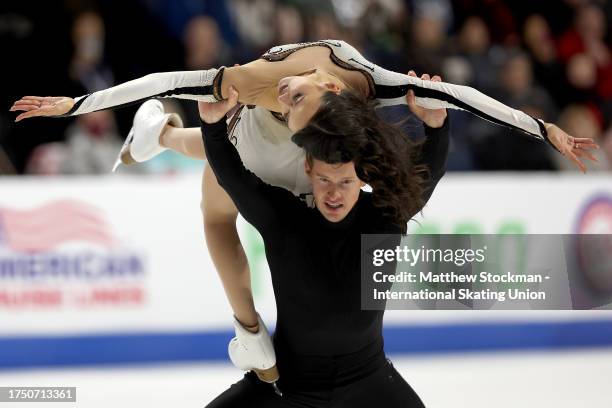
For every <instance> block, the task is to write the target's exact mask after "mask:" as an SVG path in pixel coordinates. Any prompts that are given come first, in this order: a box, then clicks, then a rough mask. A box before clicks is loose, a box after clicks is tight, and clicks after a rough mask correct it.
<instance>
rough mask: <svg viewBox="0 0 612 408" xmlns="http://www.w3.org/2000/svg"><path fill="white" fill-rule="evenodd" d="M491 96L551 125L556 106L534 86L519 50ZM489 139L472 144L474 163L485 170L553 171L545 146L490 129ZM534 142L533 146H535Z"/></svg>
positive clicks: (526, 60) (509, 59) (508, 61)
mask: <svg viewBox="0 0 612 408" xmlns="http://www.w3.org/2000/svg"><path fill="white" fill-rule="evenodd" d="M498 77H499V80H500V85H501V86H500V87H499V89H497V90H496V91H495V92H494V93H493V95H494V97H495V98H496V99H498V100H499V101H500V102H503V103H505V104H508V105H510V106H513V107H515V108H517V109H520V110H522V111H524V112H525V113H527V114H529V115H531V116H533V117H538V118H541V119H543V120H544V121H546V122H550V121H554V119H555V110H556V108H555V106H554V104H553V102H552V100H551V98H550V96H549V95H548V93H547V92H546V91H545V90H544V89H543V88H541V87H540V86H538V85H537V84H535V83H534V82H533V72H532V68H531V61H530V60H529V57H528V55H527V54H525V53H524V52H522V51H520V50H516V49H515V50H510V51H508V55H507V57H506V63H505V64H504V65H503V68H502V70H501V71H500V73H499V75H498ZM490 128H491V130H492V131H493V132H492V133H490V132H489V136H487V137H482V138H480V139H479V140H475V141H474V152H475V161H476V164H477V166H478V168H480V169H484V170H554V169H556V166H555V164H554V162H553V160H552V158H551V156H550V154H549V153H550V149H549V146H547V145H546V144H544V143H539V142H538V141H536V140H530V139H528V138H521V137H512V136H511V135H509V134H508V133H509V131H508V130H507V129H503V128H499V127H490ZM534 142H535V143H534Z"/></svg>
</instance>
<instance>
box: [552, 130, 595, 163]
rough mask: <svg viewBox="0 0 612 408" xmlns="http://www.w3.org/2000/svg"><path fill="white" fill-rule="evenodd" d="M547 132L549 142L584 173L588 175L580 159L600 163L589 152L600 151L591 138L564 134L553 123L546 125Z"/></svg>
mask: <svg viewBox="0 0 612 408" xmlns="http://www.w3.org/2000/svg"><path fill="white" fill-rule="evenodd" d="M544 126H545V127H546V132H547V133H548V140H549V141H550V143H552V144H553V145H554V146H555V147H556V148H557V149H558V150H559V152H560V153H561V154H562V155H563V156H565V157H566V158H567V159H568V160H570V161H571V162H572V163H574V164H575V165H576V167H578V168H579V169H580V171H582V172H583V173H586V170H587V169H586V166H585V165H584V163H582V162H581V161H580V159H579V157H580V158H581V159H583V160H584V159H589V160H591V161H593V162H598V160H597V158H596V157H595V156H593V155H592V154H591V153H590V152H589V150H594V149H599V146H598V145H597V143H595V142H594V141H593V139H591V138H590V137H573V136H570V135H568V134H567V133H566V132H564V131H563V130H562V129H561V128H560V127H559V126H557V125H554V124H552V123H546V124H545V125H544Z"/></svg>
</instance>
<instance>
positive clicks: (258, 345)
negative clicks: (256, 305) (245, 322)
mask: <svg viewBox="0 0 612 408" xmlns="http://www.w3.org/2000/svg"><path fill="white" fill-rule="evenodd" d="M257 320H258V322H259V330H258V331H257V333H252V332H250V331H248V330H247V329H245V328H244V327H242V325H241V324H240V322H239V321H238V320H236V319H234V328H235V329H236V337H234V338H233V339H232V340H231V341H230V343H229V346H228V352H229V356H230V359H231V360H232V363H234V365H235V366H236V367H238V368H239V369H241V370H244V371H250V370H253V371H255V374H257V376H258V377H259V379H260V380H262V381H264V382H267V383H275V382H276V381H277V380H278V378H279V374H278V369H277V368H276V353H275V352H274V345H273V344H272V338H271V337H270V333H268V329H267V328H266V325H265V324H264V322H263V321H262V320H261V317H259V315H257Z"/></svg>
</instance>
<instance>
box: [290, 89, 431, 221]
mask: <svg viewBox="0 0 612 408" xmlns="http://www.w3.org/2000/svg"><path fill="white" fill-rule="evenodd" d="M376 105H377V103H376V102H375V101H372V100H367V99H365V98H364V97H362V96H359V95H357V94H355V93H354V92H352V91H349V90H344V91H342V92H341V93H340V94H335V93H333V92H326V93H325V94H324V95H323V96H322V98H321V106H320V107H319V110H318V111H317V112H316V113H315V115H314V116H313V117H312V119H311V120H310V122H309V123H308V125H307V126H306V127H305V128H303V129H302V130H300V131H298V132H296V133H295V134H294V135H293V137H292V140H293V142H294V143H295V144H297V145H298V146H300V147H302V148H304V150H306V158H307V160H309V161H312V159H313V158H314V159H317V160H321V161H324V162H327V163H330V164H334V163H348V162H350V161H352V162H354V163H355V170H356V172H357V176H358V177H359V178H360V179H361V180H362V181H364V182H365V183H367V184H369V185H370V186H371V187H372V192H373V195H372V201H373V204H374V206H376V207H377V208H380V209H381V210H382V211H383V212H384V214H385V215H387V216H389V217H391V218H392V219H393V221H394V222H395V223H396V224H397V225H399V226H401V227H402V228H404V229H405V226H406V223H407V222H408V221H409V220H410V219H411V218H412V217H413V216H414V215H416V214H417V213H418V212H419V211H420V210H421V209H422V208H423V205H424V203H423V198H422V194H423V188H424V187H423V182H424V178H425V173H426V172H427V169H426V166H423V165H415V158H416V155H417V154H418V152H419V148H418V145H419V143H417V142H414V141H412V140H410V139H409V138H408V137H406V135H404V133H403V132H402V131H401V130H400V129H399V127H396V126H394V125H391V124H388V123H386V122H384V121H383V120H382V119H380V118H379V117H378V115H377V113H376V111H375V107H376Z"/></svg>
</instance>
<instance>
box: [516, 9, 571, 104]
mask: <svg viewBox="0 0 612 408" xmlns="http://www.w3.org/2000/svg"><path fill="white" fill-rule="evenodd" d="M523 45H524V47H525V49H526V50H527V52H528V53H529V56H530V57H531V63H532V66H533V74H534V78H535V80H536V82H537V83H539V84H540V85H542V86H543V87H544V88H545V89H546V90H547V91H548V93H549V94H550V95H551V96H552V97H553V98H554V99H555V100H556V101H557V104H564V102H563V101H564V96H565V94H566V91H565V89H564V88H566V87H565V86H563V85H562V84H565V83H566V82H567V81H566V80H565V72H564V69H563V66H562V65H561V64H560V62H559V61H558V59H557V48H556V44H555V39H554V36H553V34H552V32H551V29H550V25H549V24H548V21H546V19H544V17H542V16H541V15H539V14H532V15H530V16H528V17H527V18H526V19H525V23H524V25H523Z"/></svg>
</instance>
